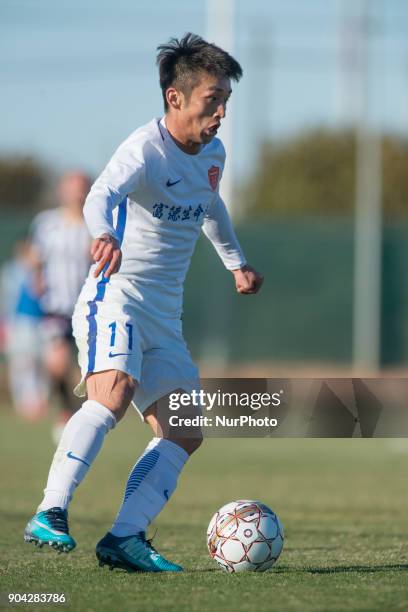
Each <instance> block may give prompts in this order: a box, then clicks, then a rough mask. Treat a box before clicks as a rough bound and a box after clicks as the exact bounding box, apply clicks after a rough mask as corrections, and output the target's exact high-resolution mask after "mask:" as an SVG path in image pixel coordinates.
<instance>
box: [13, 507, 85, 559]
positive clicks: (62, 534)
mask: <svg viewBox="0 0 408 612" xmlns="http://www.w3.org/2000/svg"><path fill="white" fill-rule="evenodd" d="M24 540H25V542H34V543H35V545H36V546H39V547H40V548H42V547H43V546H44V544H49V546H51V547H52V548H54V549H55V550H57V551H58V552H60V553H62V552H66V553H68V552H69V551H70V550H72V549H73V548H75V546H76V542H75V540H74V538H72V537H71V536H70V535H69V529H68V513H67V511H66V510H62V508H50V509H49V510H43V511H42V512H37V514H35V515H34V516H33V518H32V519H31V520H30V521H28V523H27V526H26V528H25V531H24Z"/></svg>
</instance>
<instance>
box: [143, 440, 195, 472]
mask: <svg viewBox="0 0 408 612" xmlns="http://www.w3.org/2000/svg"><path fill="white" fill-rule="evenodd" d="M153 448H154V449H156V450H158V451H159V453H160V454H162V455H163V456H164V457H166V459H168V460H169V461H170V462H171V463H173V464H175V466H176V467H177V468H178V470H179V471H181V469H182V467H183V465H184V464H185V462H186V461H187V459H188V458H189V456H190V455H189V454H188V452H187V451H185V450H184V448H181V446H179V445H178V444H176V443H175V442H171V440H164V439H163V438H153V440H152V441H151V442H149V444H148V445H147V448H146V451H149V450H152V449H153Z"/></svg>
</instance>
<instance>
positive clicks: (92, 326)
mask: <svg viewBox="0 0 408 612" xmlns="http://www.w3.org/2000/svg"><path fill="white" fill-rule="evenodd" d="M126 216H127V197H126V198H124V200H122V202H121V203H120V204H119V209H118V218H117V223H116V233H117V235H118V238H119V245H120V246H121V245H122V242H123V236H124V233H125V226H126ZM108 267H109V264H106V266H105V267H104V269H103V271H102V278H101V280H99V281H98V283H97V285H96V295H95V297H94V299H93V300H90V301H89V302H88V307H89V314H88V315H87V317H86V320H87V321H88V372H93V371H94V369H95V358H96V336H97V335H98V326H97V323H96V318H95V317H96V313H97V312H98V302H102V301H103V298H104V297H105V291H106V285H107V283H108V282H109V278H105V276H104V272H105V271H106V270H107V269H108Z"/></svg>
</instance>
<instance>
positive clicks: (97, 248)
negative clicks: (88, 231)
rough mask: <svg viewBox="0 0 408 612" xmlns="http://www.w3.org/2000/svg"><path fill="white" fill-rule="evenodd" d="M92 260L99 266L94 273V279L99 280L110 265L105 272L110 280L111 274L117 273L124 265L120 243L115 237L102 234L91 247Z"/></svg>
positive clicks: (105, 275)
mask: <svg viewBox="0 0 408 612" xmlns="http://www.w3.org/2000/svg"><path fill="white" fill-rule="evenodd" d="M91 255H92V259H93V260H94V262H95V263H97V264H98V265H97V266H96V268H95V271H94V277H95V278H97V277H98V276H99V274H100V273H101V272H102V270H103V269H104V267H105V266H106V265H107V264H109V266H108V268H107V270H106V271H105V272H104V277H105V278H109V277H110V275H111V274H114V273H115V272H117V271H118V270H119V268H120V264H121V263H122V251H121V250H120V247H119V243H118V241H117V240H116V238H114V237H113V236H110V235H109V234H102V236H100V237H99V238H96V240H94V241H93V242H92V246H91Z"/></svg>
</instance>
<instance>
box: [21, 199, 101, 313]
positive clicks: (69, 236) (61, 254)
mask: <svg viewBox="0 0 408 612" xmlns="http://www.w3.org/2000/svg"><path fill="white" fill-rule="evenodd" d="M31 233H32V241H33V244H34V245H35V247H36V248H37V250H38V252H39V255H40V258H41V260H42V263H43V267H44V276H45V292H44V294H43V295H42V297H41V306H42V308H43V310H44V312H45V313H50V314H56V315H61V316H64V317H71V316H72V312H73V310H74V306H75V302H76V301H77V299H78V295H79V293H80V291H81V288H82V286H83V284H84V280H85V279H86V276H87V274H88V271H89V266H90V256H89V249H90V236H89V232H88V229H87V227H86V225H85V223H83V222H81V221H78V222H70V221H69V220H67V218H66V217H65V216H64V214H63V211H62V210H61V209H60V208H53V209H50V210H45V211H43V212H40V213H39V214H38V215H37V216H36V217H35V218H34V221H33V223H32V227H31Z"/></svg>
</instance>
